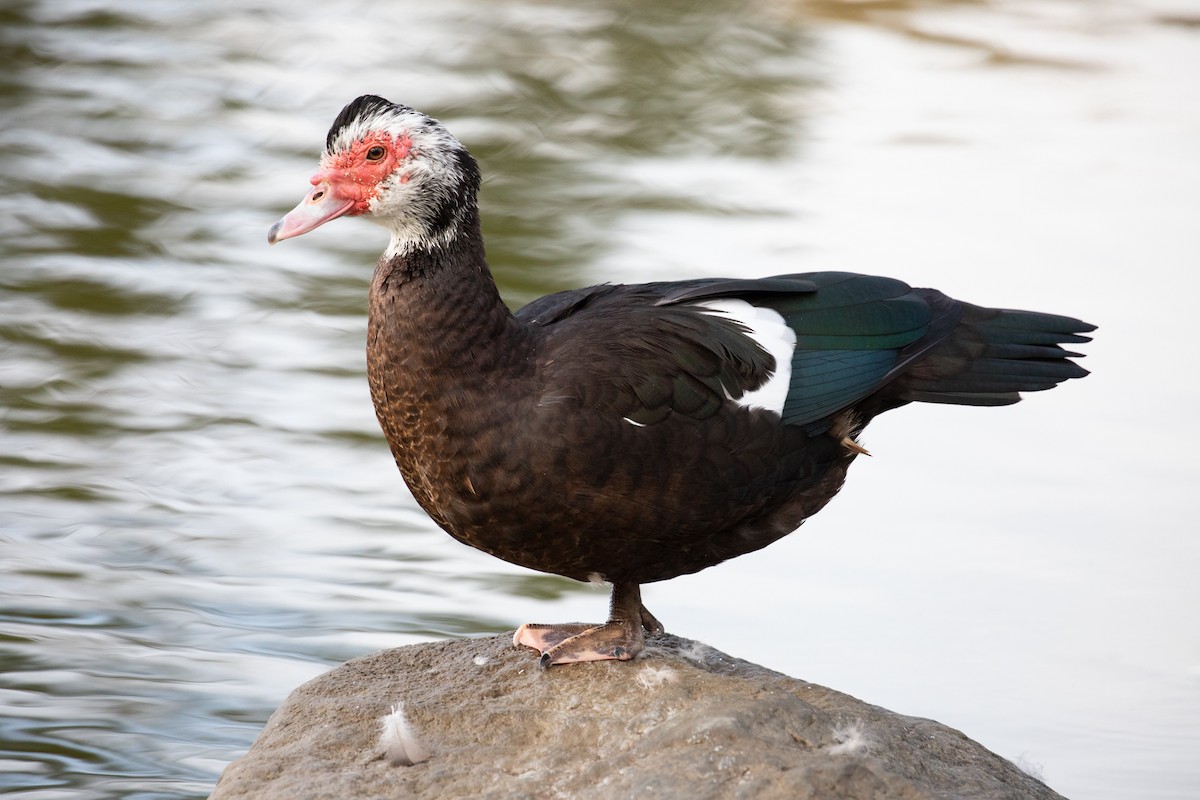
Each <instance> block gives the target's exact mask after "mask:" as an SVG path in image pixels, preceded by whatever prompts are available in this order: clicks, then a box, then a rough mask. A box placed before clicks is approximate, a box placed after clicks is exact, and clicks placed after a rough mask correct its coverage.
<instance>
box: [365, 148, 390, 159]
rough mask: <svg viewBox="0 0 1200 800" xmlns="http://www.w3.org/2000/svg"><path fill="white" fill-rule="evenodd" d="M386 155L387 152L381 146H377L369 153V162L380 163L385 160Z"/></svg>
mask: <svg viewBox="0 0 1200 800" xmlns="http://www.w3.org/2000/svg"><path fill="white" fill-rule="evenodd" d="M385 153H387V151H386V150H384V149H383V148H382V147H380V146H379V145H375V146H374V147H372V148H371V149H370V150H368V151H367V161H378V160H380V159H381V158H383V156H384V154H385Z"/></svg>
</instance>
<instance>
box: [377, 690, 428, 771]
mask: <svg viewBox="0 0 1200 800" xmlns="http://www.w3.org/2000/svg"><path fill="white" fill-rule="evenodd" d="M379 747H380V748H381V749H382V750H383V754H384V756H385V757H386V758H387V760H388V761H389V762H391V763H392V764H393V765H394V766H405V767H411V766H412V765H413V764H419V763H421V762H422V761H424V760H425V759H427V758H429V751H428V750H426V749H425V746H424V745H422V744H421V743H420V742H419V741H417V733H416V731H415V730H413V727H412V726H411V725H410V724H409V723H408V720H407V719H405V717H404V704H403V703H396V705H394V706H392V713H390V714H387V715H386V716H384V718H383V730H382V731H381V732H380V735H379Z"/></svg>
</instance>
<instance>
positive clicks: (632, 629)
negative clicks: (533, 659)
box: [513, 584, 663, 667]
mask: <svg viewBox="0 0 1200 800" xmlns="http://www.w3.org/2000/svg"><path fill="white" fill-rule="evenodd" d="M662 631H663V626H662V623H660V622H659V621H658V620H657V619H655V618H654V615H653V614H651V613H650V612H649V611H647V610H646V607H645V606H644V605H642V593H641V588H640V587H639V586H638V585H637V584H616V585H614V586H613V595H612V610H611V612H610V613H609V619H608V622H606V623H605V624H603V625H589V624H587V623H582V622H568V623H565V624H562V625H539V624H533V623H529V624H525V625H522V626H521V627H520V628H518V629H517V632H516V634H515V635H514V636H513V646H514V647H529V648H532V649H534V650H537V651H538V652H540V653H541V654H542V657H541V660H540V662H539V663H540V664H541V666H542V667H549V666H553V665H555V664H574V663H578V662H580V661H611V660H616V661H628V660H629V659H631V658H633V657H634V656H636V655H637V654H638V653H640V652H642V650H643V649H644V648H645V641H646V639H645V633H646V632H649V633H652V634H654V633H662Z"/></svg>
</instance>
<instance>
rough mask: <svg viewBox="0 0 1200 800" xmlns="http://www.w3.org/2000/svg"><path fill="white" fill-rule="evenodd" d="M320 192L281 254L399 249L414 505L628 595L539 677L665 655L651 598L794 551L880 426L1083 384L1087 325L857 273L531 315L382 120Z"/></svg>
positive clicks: (359, 120)
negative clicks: (359, 229)
mask: <svg viewBox="0 0 1200 800" xmlns="http://www.w3.org/2000/svg"><path fill="white" fill-rule="evenodd" d="M310 183H311V184H312V187H313V188H312V190H311V191H310V192H309V193H308V195H307V196H306V197H305V198H304V200H303V201H302V202H301V203H300V204H299V205H298V206H296V208H295V209H293V210H292V211H291V212H289V213H288V214H287V215H286V216H284V217H283V218H282V219H281V220H279V222H277V223H276V224H275V225H274V226H273V227H272V228H271V230H270V233H269V234H268V237H267V238H268V241H269V242H271V243H272V244H273V243H275V242H278V241H281V240H283V239H287V238H290V237H293V236H299V235H300V234H303V233H307V232H308V231H311V230H313V229H314V228H316V227H318V226H319V225H323V224H324V223H326V222H329V221H330V220H332V219H336V218H337V217H342V216H362V217H365V218H366V219H369V220H371V221H372V222H375V223H378V224H379V225H382V226H383V227H385V228H387V229H388V230H389V231H390V232H391V242H390V244H389V245H388V248H387V250H386V251H385V252H384V254H383V256H382V257H381V258H380V259H379V261H378V263H377V265H376V267H375V273H374V277H373V279H372V281H371V290H370V306H369V325H368V342H367V359H368V360H367V366H368V376H369V380H370V387H371V397H372V399H373V401H374V404H375V410H376V414H377V415H378V418H379V423H380V425H381V426H382V427H383V432H384V434H385V435H386V437H387V440H388V442H389V444H390V446H391V450H392V454H393V455H394V456H395V459H396V464H397V465H398V466H399V468H400V472H401V474H402V475H403V476H404V479H405V481H406V482H407V483H408V486H409V488H410V489H411V490H412V494H413V496H414V497H415V498H416V500H417V502H419V503H420V504H421V506H422V508H424V509H425V511H426V512H428V513H429V515H430V516H431V517H432V518H433V519H434V520H435V521H436V522H437V524H438V525H440V526H441V527H442V528H443V529H445V530H446V531H447V532H448V533H449V534H450V535H451V536H453V537H454V538H455V539H458V540H459V541H461V542H464V543H466V544H468V545H471V546H472V547H476V548H478V549H480V550H483V551H484V552H487V553H491V554H492V555H494V556H497V557H499V558H502V559H504V560H506V561H510V562H512V563H514V564H520V565H522V566H525V567H529V568H531V569H535V570H541V571H543V572H549V573H556V574H559V575H565V576H567V577H569V578H575V579H577V580H581V581H585V580H591V581H607V582H610V583H611V584H612V587H613V589H612V600H611V610H610V614H609V620H608V622H607V623H605V624H599V625H591V624H581V623H571V624H565V625H533V624H529V625H523V626H522V627H521V628H520V629H518V631H517V633H516V635H515V636H514V644H515V645H523V646H527V647H531V648H533V649H536V650H538V651H539V652H541V654H542V655H541V659H540V663H541V665H542V666H549V665H551V664H563V663H569V662H577V661H589V660H600V659H620V660H628V659H631V658H633V657H634V656H636V655H637V654H638V653H639V652H640V651H641V650H642V649H643V647H644V642H645V634H646V633H647V632H648V633H657V632H661V631H662V630H663V628H662V625H661V624H660V623H659V622H658V620H656V619H655V618H654V616H653V615H652V614H651V613H650V612H649V611H648V610H647V609H646V607H645V606H644V605H643V604H642V600H641V585H642V584H644V583H649V582H653V581H661V580H666V579H668V578H673V577H675V576H677V575H683V574H686V573H691V572H696V571H698V570H702V569H704V568H706V567H711V566H713V565H714V564H719V563H720V562H722V561H724V560H726V559H729V558H733V557H735V556H739V555H742V554H743V553H749V552H751V551H753V550H758V549H759V548H761V547H765V546H766V545H768V544H770V543H771V542H774V541H775V540H777V539H779V538H780V537H782V536H785V535H787V534H788V533H790V532H792V531H793V530H795V529H796V528H797V527H799V525H800V524H801V523H802V522H803V521H804V520H805V519H807V518H808V517H810V516H812V515H813V514H815V513H816V512H817V511H819V510H820V509H821V508H822V507H823V506H824V505H825V504H826V503H827V502H829V500H830V499H831V498H832V497H833V496H834V495H835V494H836V493H837V492H838V490H839V489H840V488H841V486H842V482H843V480H844V479H845V477H846V470H847V468H848V467H849V466H850V463H851V462H852V461H853V460H854V459H855V457H856V456H858V455H860V454H862V453H865V452H866V450H865V449H864V448H863V447H862V446H861V445H860V444H859V443H858V435H859V433H860V432H861V431H862V429H863V427H864V426H865V425H866V424H867V423H868V422H869V421H870V420H871V419H872V418H873V417H874V416H875V415H876V414H879V413H881V412H884V411H887V410H889V409H893V408H897V407H899V406H902V405H905V404H907V403H911V402H926V403H955V404H961V405H976V406H994V405H1005V404H1009V403H1015V402H1016V401H1017V400H1018V399H1020V398H1019V396H1018V392H1026V391H1038V390H1042V389H1049V388H1051V387H1053V386H1055V385H1056V384H1058V383H1059V382H1061V381H1063V380H1066V379H1068V378H1078V377H1082V376H1084V375H1086V374H1087V371H1086V370H1084V369H1083V368H1082V367H1080V366H1079V365H1078V364H1076V363H1075V362H1073V361H1071V360H1070V359H1071V358H1075V357H1077V356H1078V355H1079V354H1078V353H1074V352H1070V351H1068V350H1065V349H1064V348H1063V347H1061V346H1060V345H1062V344H1067V343H1078V342H1086V341H1088V337H1086V336H1084V335H1083V334H1084V333H1086V332H1088V331H1091V330H1093V329H1094V326H1092V325H1088V324H1087V323H1084V322H1081V321H1079V320H1077V319H1072V318H1070V317H1063V316H1057V315H1052V314H1039V313H1033V312H1027V311H1013V310H1003V309H992V308H982V307H979V306H974V305H970V304H968V303H963V302H960V301H958V300H954V299H951V298H949V297H947V296H945V295H943V294H941V293H940V292H937V291H935V290H932V289H913V288H910V287H909V286H907V285H906V284H904V283H902V282H900V281H898V280H893V279H890V278H882V277H872V276H866V275H856V274H850V273H844V272H814V273H807V274H796V275H780V276H777V277H772V278H761V279H746V278H730V279H701V280H690V281H681V282H675V283H646V284H640V285H601V286H593V287H590V288H586V289H577V290H572V291H565V292H560V293H557V294H553V295H550V296H548V297H544V298H542V299H540V300H536V301H534V302H533V303H530V304H529V305H527V306H525V307H524V308H522V309H521V310H519V311H517V312H516V313H515V314H514V313H512V312H510V311H509V309H508V308H507V307H506V306H505V304H504V303H503V302H502V301H501V298H500V294H499V291H498V290H497V288H496V284H495V282H494V281H493V279H492V275H491V273H490V272H489V270H488V265H487V261H486V260H485V258H484V247H483V240H482V235H481V233H480V227H479V211H478V207H477V205H476V195H477V193H478V190H479V183H480V174H479V168H478V166H477V165H476V162H475V160H474V159H473V158H472V157H471V155H470V154H469V153H468V152H467V150H466V148H464V147H463V145H462V144H461V143H459V141H458V140H457V139H455V138H454V136H452V135H451V134H450V133H449V131H447V130H446V128H445V127H443V126H442V125H441V124H440V123H439V122H437V121H436V120H434V119H432V118H430V117H428V116H426V115H425V114H422V113H420V112H418V111H415V110H414V109H412V108H409V107H407V106H403V105H398V104H394V103H391V102H389V101H387V100H384V99H383V98H381V97H376V96H373V95H367V96H363V97H359V98H358V99H356V100H354V101H353V102H351V103H350V104H349V105H347V106H346V107H345V108H344V109H343V110H342V111H341V113H340V114H338V116H337V118H336V119H335V120H334V123H333V126H332V127H331V128H330V130H329V135H328V137H327V138H326V142H325V152H324V154H323V155H322V157H321V161H320V168H319V170H318V172H317V173H316V174H315V175H314V176H313V177H312V178H311V179H310Z"/></svg>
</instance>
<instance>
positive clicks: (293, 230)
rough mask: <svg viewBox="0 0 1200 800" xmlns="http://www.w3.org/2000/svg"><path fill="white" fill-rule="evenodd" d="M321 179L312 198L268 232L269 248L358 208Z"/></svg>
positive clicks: (317, 178) (309, 196) (317, 180)
mask: <svg viewBox="0 0 1200 800" xmlns="http://www.w3.org/2000/svg"><path fill="white" fill-rule="evenodd" d="M320 178H321V176H320V175H318V176H317V177H314V178H313V183H314V185H313V188H312V191H311V192H309V193H308V196H306V197H305V198H304V199H303V200H301V201H300V205H298V206H296V207H295V208H293V209H292V210H291V211H289V212H288V213H287V214H285V215H284V217H283V219H281V220H279V222H276V223H275V224H274V225H272V226H271V230H269V231H267V243H268V244H275V243H276V242H280V241H283V240H284V239H290V238H292V237H293V236H299V235H300V234H302V233H308V232H309V231H311V230H312V229H313V228H317V227H320V226H321V225H324V224H325V223H326V222H329V220H331V219H337V218H338V217H340V216H342V215H344V214H346V213H348V212H349V211H350V210H351V209H352V208H354V199H353V198H349V197H345V196H344V195H342V194H340V193H339V192H338V191H337V189H336V187H335V186H334V184H333V183H331V182H330V181H329V180H328V179H324V180H321V179H320Z"/></svg>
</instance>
